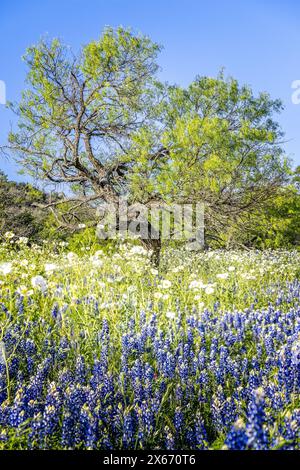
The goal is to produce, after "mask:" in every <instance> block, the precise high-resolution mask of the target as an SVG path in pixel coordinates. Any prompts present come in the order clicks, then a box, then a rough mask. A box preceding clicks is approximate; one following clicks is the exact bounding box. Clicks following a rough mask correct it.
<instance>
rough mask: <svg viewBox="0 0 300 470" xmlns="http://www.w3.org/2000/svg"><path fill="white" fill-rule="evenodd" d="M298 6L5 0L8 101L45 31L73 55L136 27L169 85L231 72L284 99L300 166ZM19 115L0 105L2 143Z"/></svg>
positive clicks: (285, 122)
mask: <svg viewBox="0 0 300 470" xmlns="http://www.w3.org/2000/svg"><path fill="white" fill-rule="evenodd" d="M299 21H300V3H299V2H298V1H296V0H286V1H284V0H281V1H279V0H264V1H257V0H244V1H241V0H239V1H238V0H227V1H226V0H223V1H221V0H217V1H212V2H208V1H207V0H206V1H202V0H140V1H137V0H73V1H72V0H43V1H38V0H22V1H21V0H14V1H11V0H1V3H0V59H1V60H0V80H4V81H5V83H6V87H7V99H8V100H9V101H15V100H17V99H18V96H19V94H20V92H21V90H22V89H23V88H24V80H25V75H26V69H25V67H24V64H23V63H22V60H21V56H22V55H23V53H24V51H25V49H26V47H28V46H29V45H31V44H33V43H36V42H37V41H38V40H39V38H40V37H41V36H43V35H45V34H48V35H49V37H59V38H61V39H63V40H64V41H65V42H66V43H68V44H70V45H71V46H72V47H73V48H74V49H75V50H76V49H78V48H79V47H80V45H81V44H82V43H87V42H88V41H89V40H91V39H96V38H97V37H99V35H100V33H101V31H102V30H103V28H104V26H105V25H111V26H118V25H123V26H131V27H132V28H133V29H135V30H136V31H139V32H143V33H145V34H147V35H149V36H151V38H152V39H153V40H154V41H156V42H159V43H161V44H162V45H163V46H164V50H163V52H162V53H161V55H160V57H159V63H160V65H161V67H162V71H161V73H160V76H161V78H162V79H163V80H167V81H169V82H176V83H178V84H181V85H187V84H188V83H189V82H190V81H191V80H193V78H194V77H195V75H197V74H200V75H209V76H215V75H216V74H217V73H218V71H219V70H220V68H221V67H225V72H226V73H227V74H228V75H232V76H234V77H236V78H237V79H239V80H240V81H241V82H243V83H247V84H249V85H251V86H252V87H253V89H254V90H255V91H268V92H269V93H270V94H271V95H272V97H274V98H281V99H282V101H283V103H284V105H285V111H284V112H283V113H282V115H281V116H280V117H279V121H280V123H281V125H282V127H283V129H284V131H285V132H286V140H287V142H286V144H285V148H286V152H287V154H288V155H289V156H291V157H292V158H293V159H294V161H295V162H296V163H298V164H300V132H299V131H300V105H298V106H297V105H295V104H292V101H291V95H292V89H291V84H292V82H293V81H294V80H300V60H299V59H300V28H299ZM13 120H14V118H13V115H12V114H11V113H10V111H9V110H7V109H6V108H5V107H4V106H3V105H0V145H1V144H3V143H4V142H5V138H6V135H7V132H8V130H9V128H10V125H11V124H13ZM0 168H1V169H2V170H4V171H5V172H6V173H7V174H8V175H9V177H10V178H12V179H15V180H20V179H24V176H19V175H18V168H17V167H16V165H15V164H14V163H12V162H8V161H4V160H3V159H2V160H0Z"/></svg>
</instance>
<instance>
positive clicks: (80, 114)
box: [9, 28, 288, 263]
mask: <svg viewBox="0 0 300 470" xmlns="http://www.w3.org/2000/svg"><path fill="white" fill-rule="evenodd" d="M158 51H159V46H158V45H156V44H153V43H152V42H151V41H150V40H149V39H148V38H146V37H144V36H136V35H134V34H132V33H131V32H130V31H128V30H126V29H123V28H118V29H116V30H113V29H111V28H107V29H106V30H105V31H104V33H103V35H102V37H101V38H100V39H99V41H93V42H91V43H89V44H88V45H87V46H85V47H83V49H82V51H81V53H80V54H79V55H77V56H74V55H73V54H72V53H71V51H70V49H69V48H67V47H66V46H64V45H62V44H61V43H60V42H59V41H58V40H54V41H52V42H51V43H49V44H48V43H46V42H45V41H42V42H41V43H40V44H38V45H37V46H33V47H31V48H29V50H28V51H27V54H26V57H25V60H26V62H27V65H28V67H29V74H28V84H29V86H28V88H27V90H25V91H24V93H23V97H22V100H21V102H20V104H19V105H18V106H16V107H14V109H15V111H16V112H17V113H18V115H19V128H18V131H17V132H12V133H11V134H10V136H9V150H11V151H13V152H14V154H15V155H16V158H17V159H18V161H20V162H21V164H22V165H23V166H24V167H25V168H26V169H27V171H29V172H30V173H31V174H33V175H34V176H35V177H38V178H42V179H46V180H49V181H51V182H53V183H56V184H57V183H63V184H68V185H69V186H70V188H71V191H72V193H71V194H70V192H69V195H68V197H66V198H65V199H64V200H63V201H61V200H60V201H53V202H50V203H49V204H48V205H51V206H53V207H54V206H56V205H57V204H60V205H61V206H62V204H65V207H67V208H68V213H69V214H70V217H71V219H70V220H71V221H73V220H74V219H75V220H76V215H75V213H76V211H77V210H78V209H82V207H84V206H86V205H89V207H90V208H91V207H92V208H94V209H95V208H96V207H97V205H99V203H100V202H101V201H105V202H107V203H109V204H113V205H114V206H118V204H119V198H120V196H122V195H126V196H127V197H128V198H129V201H130V202H138V203H143V204H144V205H145V206H146V207H152V206H153V205H155V204H156V205H157V204H163V203H166V202H167V203H174V202H176V203H179V204H184V203H194V202H196V201H199V200H200V201H202V202H204V203H205V214H206V226H207V235H208V236H210V237H218V233H219V232H220V230H221V229H224V226H226V225H228V223H232V222H234V223H236V222H237V220H238V219H239V218H241V217H242V216H243V215H244V214H245V213H247V212H249V211H251V210H254V208H258V207H260V206H261V205H263V204H264V203H265V201H266V200H269V199H270V198H271V197H274V196H275V194H276V191H277V189H278V188H279V187H281V185H282V184H284V182H285V181H286V178H287V172H288V164H287V162H285V161H284V158H283V151H282V148H281V146H280V143H279V141H280V138H281V132H280V129H279V127H278V124H277V123H276V122H275V121H274V120H273V118H272V115H273V113H274V112H277V111H279V110H280V108H281V104H280V102H279V101H272V100H271V99H270V98H269V96H268V95H266V94H261V95H259V96H258V97H257V98H255V97H254V95H253V93H252V91H251V90H250V89H249V88H248V87H239V85H238V83H237V81H235V80H233V79H230V80H225V79H224V77H223V75H222V74H220V75H219V77H217V78H216V79H211V78H205V77H204V78H197V79H196V80H195V81H194V82H193V83H192V84H191V85H190V86H189V87H188V88H187V89H183V88H181V87H178V86H168V85H166V84H165V85H163V84H160V83H159V82H158V81H157V79H156V72H157V69H158V66H157V63H156V56H157V53H158ZM64 223H66V224H68V223H70V222H68V220H67V215H66V214H65V215H64ZM143 223H144V225H145V226H146V228H147V233H148V234H149V233H150V232H151V231H152V229H153V227H152V225H151V220H149V219H145V221H144V222H143ZM156 232H157V230H156ZM156 235H157V234H156ZM142 242H143V243H144V244H145V245H146V246H147V247H148V248H151V249H152V250H153V253H154V260H155V261H156V262H157V263H158V262H159V253H160V249H161V234H160V233H159V229H158V236H156V237H155V239H153V238H150V239H149V237H144V238H142Z"/></svg>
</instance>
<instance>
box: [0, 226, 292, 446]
mask: <svg viewBox="0 0 300 470" xmlns="http://www.w3.org/2000/svg"><path fill="white" fill-rule="evenodd" d="M299 276H300V255H299V254H298V253H297V252H296V251H270V252H268V251H265V252H256V251H249V252H245V251H243V252H242V251H241V252H239V251H227V252H226V251H207V252H204V253H200V252H187V251H185V250H173V251H171V250H169V251H167V252H166V253H165V254H164V257H163V259H162V262H161V267H160V269H159V271H158V270H156V269H155V268H154V267H153V266H151V264H150V261H149V256H148V254H147V252H146V251H144V249H143V248H141V247H140V246H138V245H127V244H120V245H118V247H117V248H114V249H111V251H109V250H106V251H101V250H98V251H95V249H93V247H91V248H90V249H89V247H87V248H85V249H83V250H82V252H80V253H79V254H78V253H77V254H75V253H72V252H70V251H69V250H68V247H67V246H64V244H60V245H57V246H52V245H51V246H50V245H49V244H45V245H43V246H37V245H31V246H28V245H27V240H26V239H16V238H15V237H13V235H12V234H11V235H10V234H7V236H6V242H5V243H3V244H2V245H1V247H0V292H1V297H0V312H1V313H0V315H1V323H0V448H1V449H106V450H107V449H115V450H117V449H168V450H173V449H259V450H260V449H299V447H300V433H299V429H300V401H299V387H300V305H299V298H300V280H299Z"/></svg>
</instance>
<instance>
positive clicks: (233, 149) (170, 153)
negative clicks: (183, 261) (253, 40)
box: [131, 73, 290, 244]
mask: <svg viewBox="0 0 300 470" xmlns="http://www.w3.org/2000/svg"><path fill="white" fill-rule="evenodd" d="M281 108H282V105H281V102H280V101H278V100H271V98H270V97H269V95H268V94H266V93H261V94H259V95H258V96H257V97H255V96H254V94H253V92H252V90H251V89H250V88H249V87H247V86H239V84H238V82H237V81H236V80H234V79H231V78H230V79H228V80H226V79H225V78H224V76H223V74H222V73H220V74H219V76H218V77H217V78H208V77H198V78H196V80H195V81H194V82H193V83H192V84H191V85H190V86H189V87H188V88H187V89H183V88H181V87H178V86H174V87H170V88H169V90H168V103H167V105H166V106H165V108H164V110H163V113H164V124H165V126H164V129H163V130H162V131H161V134H160V136H159V145H161V146H162V147H163V148H165V149H167V158H161V159H160V162H159V164H158V165H155V166H154V168H153V161H152V160H151V159H148V158H147V155H152V154H153V153H154V151H155V149H156V148H157V145H158V144H157V135H155V134H153V133H152V132H151V131H150V132H149V130H148V129H146V128H144V129H142V130H141V132H140V141H139V145H138V146H137V147H136V161H137V162H138V165H136V166H135V168H134V172H133V175H132V177H131V178H132V188H133V191H134V192H136V195H137V196H136V197H137V198H138V199H140V200H147V199H148V198H149V197H150V195H151V194H153V193H155V194H156V197H157V198H159V199H163V200H168V201H176V202H178V203H181V204H184V203H193V202H197V201H203V202H204V203H205V230H206V241H207V242H209V240H215V241H217V240H219V241H220V243H221V244H222V238H221V236H220V235H221V234H223V233H224V231H227V230H228V228H229V227H232V226H237V225H239V224H241V225H242V226H244V222H245V219H247V220H248V218H249V214H251V213H253V212H257V211H259V210H262V209H263V208H264V207H265V205H266V204H269V203H270V201H271V200H272V199H275V198H276V197H277V195H278V192H279V191H281V188H282V187H283V186H285V184H286V183H287V182H288V181H289V176H290V163H289V161H288V160H287V159H286V158H285V156H284V151H283V148H282V145H281V140H282V137H283V134H282V132H281V130H280V127H279V125H278V123H277V122H276V121H275V120H274V119H273V115H274V113H277V112H279V111H280V110H281ZM141 152H142V153H143V154H144V155H146V158H144V159H143V157H141ZM158 166H159V171H158V168H157V167H158ZM232 241H233V240H232Z"/></svg>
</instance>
